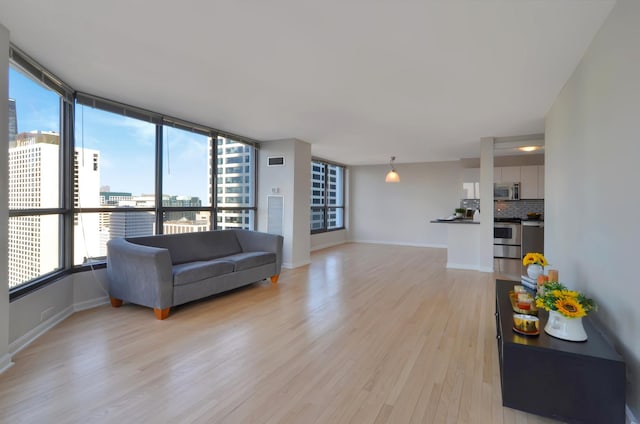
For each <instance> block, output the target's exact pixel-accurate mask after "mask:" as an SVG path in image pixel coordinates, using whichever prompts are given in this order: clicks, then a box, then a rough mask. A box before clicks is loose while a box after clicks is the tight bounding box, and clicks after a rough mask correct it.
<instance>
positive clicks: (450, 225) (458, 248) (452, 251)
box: [430, 219, 486, 271]
mask: <svg viewBox="0 0 640 424" xmlns="http://www.w3.org/2000/svg"><path fill="white" fill-rule="evenodd" d="M430 222H431V223H433V224H446V225H447V268H455V269H471V270H474V271H486V270H485V269H483V267H482V264H481V260H480V253H481V249H482V246H481V242H480V240H481V237H480V225H479V224H480V222H479V221H474V220H471V219H455V220H439V219H436V220H433V221H430ZM474 224H475V225H474Z"/></svg>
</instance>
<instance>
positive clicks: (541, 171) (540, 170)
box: [538, 165, 544, 199]
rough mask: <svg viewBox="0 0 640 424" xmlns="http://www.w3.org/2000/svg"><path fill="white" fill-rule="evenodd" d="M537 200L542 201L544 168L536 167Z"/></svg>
mask: <svg viewBox="0 0 640 424" xmlns="http://www.w3.org/2000/svg"><path fill="white" fill-rule="evenodd" d="M538 199H544V166H542V165H540V166H538Z"/></svg>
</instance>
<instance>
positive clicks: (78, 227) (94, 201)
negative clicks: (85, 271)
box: [73, 149, 100, 264]
mask: <svg viewBox="0 0 640 424" xmlns="http://www.w3.org/2000/svg"><path fill="white" fill-rule="evenodd" d="M73 186H74V188H75V189H74V193H73V205H74V207H76V208H97V207H100V191H99V190H100V152H99V151H97V150H93V149H75V152H74V155H73ZM73 225H74V229H73V230H74V231H73V237H74V244H73V247H74V250H73V256H74V262H73V263H74V264H82V263H85V262H87V261H89V260H90V258H93V257H96V256H99V255H100V237H99V228H100V215H99V214H96V213H84V214H76V215H75V216H74V217H73Z"/></svg>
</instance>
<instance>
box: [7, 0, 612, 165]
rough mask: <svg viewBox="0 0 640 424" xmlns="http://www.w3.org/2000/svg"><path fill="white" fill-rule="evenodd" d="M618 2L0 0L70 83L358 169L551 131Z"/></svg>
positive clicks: (17, 30) (24, 37)
mask: <svg viewBox="0 0 640 424" xmlns="http://www.w3.org/2000/svg"><path fill="white" fill-rule="evenodd" d="M613 4H614V1H613V0H502V1H495V0H464V1H462V0H449V1H445V0H441V1H435V0H431V1H428V0H422V1H417V0H416V1H398V0H395V1H394V0H379V1H376V0H352V1H345V0H342V1H340V0H323V1H305V0H270V1H260V0H235V1H233V0H228V1H219V0H211V1H205V0H200V1H198V0H190V1H175V0H171V1H169V0H156V1H146V2H145V1H133V0H109V1H101V2H97V1H86V0H56V1H51V0H20V1H16V0H0V23H2V24H3V25H4V26H6V27H7V28H8V29H9V30H10V32H11V39H12V42H13V43H14V44H15V45H16V46H18V47H19V48H21V49H22V50H23V51H25V52H26V53H28V54H30V55H31V56H33V57H34V58H35V59H36V60H38V61H39V62H40V63H41V64H42V65H44V66H45V67H47V68H48V69H49V70H50V71H52V72H53V73H55V74H56V75H57V76H58V77H60V78H62V79H63V80H64V81H65V82H67V83H68V84H70V85H71V86H72V87H74V88H75V89H77V90H80V91H86V92H89V93H92V94H96V95H99V96H103V97H107V98H110V99H113V100H117V101H121V102H124V103H127V104H131V105H135V106H139V107H143V108H146V109H150V110H153V111H157V112H161V113H165V114H168V115H172V116H175V117H179V118H183V119H186V120H190V121H193V122H196V123H200V124H204V125H209V126H212V127H215V128H219V129H223V130H226V131H230V132H233V133H236V134H240V135H244V136H247V137H252V138H255V139H257V140H261V141H265V140H274V139H281V138H291V137H296V138H299V139H301V140H304V141H307V142H309V143H311V144H312V152H313V154H314V156H318V157H322V158H325V159H329V160H334V161H338V162H342V163H345V164H349V165H356V164H375V163H388V161H389V157H390V156H391V155H395V156H396V157H397V160H396V162H397V163H407V162H427V161H440V160H457V159H460V158H466V157H477V156H478V155H479V139H480V137H492V136H496V137H508V136H517V135H521V134H533V133H542V132H544V115H545V113H546V112H547V111H548V109H549V107H550V106H551V104H552V103H553V101H554V99H555V97H556V96H557V94H558V92H559V91H560V89H561V88H562V86H563V85H564V83H565V82H566V80H567V79H568V77H569V76H570V74H571V73H572V72H573V70H574V68H575V67H576V65H577V64H578V62H579V60H580V59H581V57H582V56H583V54H584V52H585V50H586V48H587V46H588V45H589V43H590V42H591V40H592V39H593V37H594V35H595V34H596V32H597V31H598V29H599V28H600V26H601V25H602V23H603V21H604V19H605V18H606V16H607V14H608V13H609V11H610V10H611V8H612V6H613Z"/></svg>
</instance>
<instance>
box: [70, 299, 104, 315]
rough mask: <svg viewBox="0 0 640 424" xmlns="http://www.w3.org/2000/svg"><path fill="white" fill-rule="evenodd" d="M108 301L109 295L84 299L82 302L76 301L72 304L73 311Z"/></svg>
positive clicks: (90, 307)
mask: <svg viewBox="0 0 640 424" xmlns="http://www.w3.org/2000/svg"><path fill="white" fill-rule="evenodd" d="M107 303H109V297H108V296H103V297H98V298H96V299H90V300H85V301H84V302H78V303H74V304H73V312H80V311H84V310H86V309H92V308H97V307H98V306H102V305H106V304H107Z"/></svg>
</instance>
